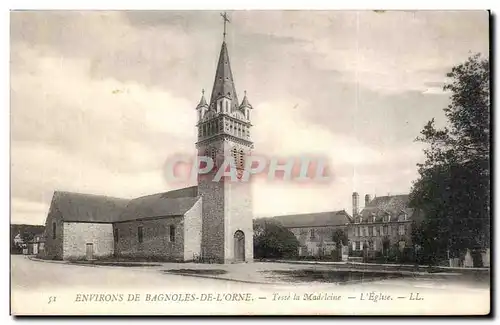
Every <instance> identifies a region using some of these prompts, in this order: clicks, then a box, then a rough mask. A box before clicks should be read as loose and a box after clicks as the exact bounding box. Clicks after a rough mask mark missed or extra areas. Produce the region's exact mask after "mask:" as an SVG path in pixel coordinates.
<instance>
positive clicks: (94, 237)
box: [63, 222, 113, 260]
mask: <svg viewBox="0 0 500 325" xmlns="http://www.w3.org/2000/svg"><path fill="white" fill-rule="evenodd" d="M87 244H92V248H93V257H94V258H99V257H105V256H112V255H113V226H112V225H111V224H110V223H80V222H65V223H64V245H63V250H64V253H63V257H64V259H65V260H75V259H85V258H86V250H87Z"/></svg>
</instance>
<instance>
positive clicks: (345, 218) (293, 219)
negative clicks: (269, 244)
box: [273, 210, 351, 228]
mask: <svg viewBox="0 0 500 325" xmlns="http://www.w3.org/2000/svg"><path fill="white" fill-rule="evenodd" d="M273 219H274V220H276V221H279V222H280V223H281V224H282V225H283V226H284V227H287V228H295V227H324V226H342V225H345V224H347V223H349V222H351V217H350V216H349V214H348V213H347V212H346V211H345V210H340V211H328V212H317V213H305V214H293V215H284V216H276V217H274V218H273Z"/></svg>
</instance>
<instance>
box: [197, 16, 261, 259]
mask: <svg viewBox="0 0 500 325" xmlns="http://www.w3.org/2000/svg"><path fill="white" fill-rule="evenodd" d="M221 16H222V17H223V19H224V39H223V41H222V46H221V50H220V54H219V61H218V63H217V69H216V72H215V80H214V84H213V87H212V93H211V95H210V101H209V102H207V101H206V99H205V94H204V91H203V94H202V97H201V100H200V102H199V104H198V106H197V107H196V111H197V116H198V119H197V120H198V123H197V128H198V141H197V143H196V147H197V149H198V155H199V156H207V157H210V158H212V160H213V161H214V162H215V168H214V169H213V170H212V171H211V172H210V173H209V174H204V175H198V194H199V195H201V196H202V202H203V203H202V209H203V211H202V258H203V260H204V261H206V262H217V263H232V262H252V261H253V222H252V219H253V212H252V211H253V209H252V192H251V183H250V181H246V182H242V181H240V176H241V175H242V171H243V168H244V164H245V160H246V158H247V157H248V156H249V155H250V153H251V150H252V148H253V142H252V141H251V139H250V128H251V126H252V124H251V111H252V105H250V102H249V101H248V98H247V95H246V92H245V95H244V97H243V100H242V101H241V102H239V101H238V96H237V93H236V88H235V84H234V79H233V74H232V72H231V66H230V64H229V53H228V50H227V44H226V40H225V36H226V23H227V22H229V19H228V17H227V15H226V13H224V14H221ZM228 159H234V162H235V166H236V170H237V176H238V177H237V179H231V178H230V177H222V178H221V180H219V181H217V180H214V176H215V174H216V173H217V167H219V166H221V165H222V162H223V161H224V160H228Z"/></svg>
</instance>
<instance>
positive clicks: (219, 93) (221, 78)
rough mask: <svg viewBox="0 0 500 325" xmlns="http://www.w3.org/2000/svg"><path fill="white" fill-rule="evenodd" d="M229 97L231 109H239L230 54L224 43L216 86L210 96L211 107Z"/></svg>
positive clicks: (217, 71) (215, 81)
mask: <svg viewBox="0 0 500 325" xmlns="http://www.w3.org/2000/svg"><path fill="white" fill-rule="evenodd" d="M221 97H227V98H229V99H231V109H233V108H234V107H238V97H237V96H236V88H235V86H234V80H233V73H232V72H231V66H230V64H229V54H228V52H227V46H226V42H225V41H223V42H222V46H221V49H220V54H219V62H218V64H217V70H216V72H215V80H214V86H213V88H212V95H211V96H210V107H212V105H215V104H216V103H215V102H216V101H217V99H219V98H221Z"/></svg>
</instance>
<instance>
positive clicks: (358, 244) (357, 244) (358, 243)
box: [354, 241, 360, 251]
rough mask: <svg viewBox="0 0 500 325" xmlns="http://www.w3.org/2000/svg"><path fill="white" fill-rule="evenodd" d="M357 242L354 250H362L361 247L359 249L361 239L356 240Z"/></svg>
mask: <svg viewBox="0 0 500 325" xmlns="http://www.w3.org/2000/svg"><path fill="white" fill-rule="evenodd" d="M355 244H356V246H355V249H354V250H356V251H359V250H360V249H359V248H360V242H359V241H357V242H355Z"/></svg>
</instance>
